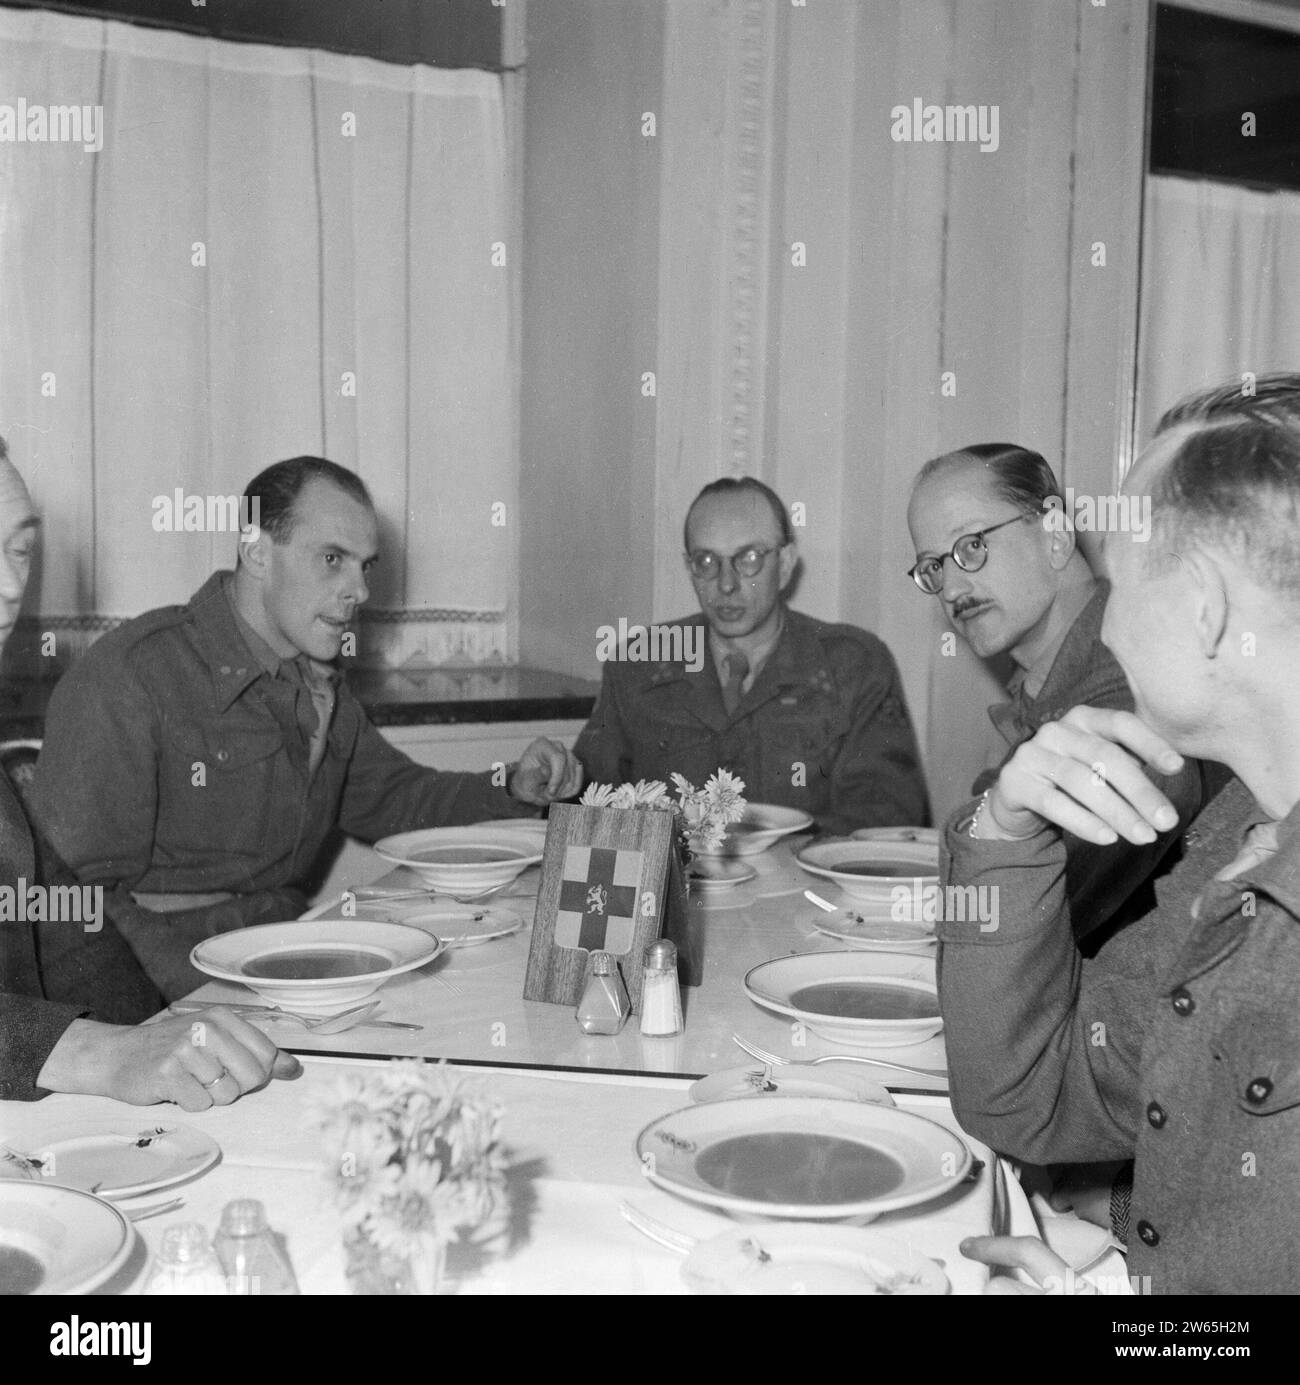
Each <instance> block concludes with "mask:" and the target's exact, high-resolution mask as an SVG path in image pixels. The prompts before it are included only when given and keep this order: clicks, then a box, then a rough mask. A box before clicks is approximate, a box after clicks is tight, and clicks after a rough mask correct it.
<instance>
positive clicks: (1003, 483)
mask: <svg viewBox="0 0 1300 1385" xmlns="http://www.w3.org/2000/svg"><path fill="white" fill-rule="evenodd" d="M963 465H974V466H980V467H983V468H984V470H985V471H986V472H987V473H988V477H989V481H990V482H991V483H992V486H993V490H994V492H995V493H996V494H997V495H999V496H1000V497H1001V498H1002V499H1003V500H1005V501H1007V502H1008V504H1011V505H1015V506H1017V507H1018V508H1020V509H1022V510H1024V511H1025V512H1026V513H1031V512H1041V511H1043V510H1045V509H1047V508H1048V506H1047V501H1048V500H1049V499H1051V498H1052V497H1055V499H1057V500H1058V501H1060V503H1061V505H1062V507H1063V506H1064V505H1065V496H1064V495H1063V494H1062V493H1061V487H1060V484H1059V482H1058V481H1057V479H1056V475H1055V473H1054V472H1053V471H1052V468H1051V467H1050V466H1048V465H1047V462H1046V461H1045V460H1044V458H1043V457H1042V455H1041V454H1040V453H1038V452H1033V451H1031V450H1030V449H1029V448H1028V447H1020V446H1019V445H1018V444H1016V443H1014V442H977V443H975V444H973V445H972V446H970V447H960V448H958V449H957V451H956V452H945V453H944V454H943V455H942V456H941V457H932V458H931V459H930V460H929V461H928V462H926V464H925V465H924V466H923V467H922V468H921V470H920V472H919V473H918V474H917V478H916V480H915V481H913V482H912V493H913V494H914V495H915V493H916V492H917V490H919V489H920V487H921V484H922V482H924V481H928V480H929V479H930V478H931V477H932V476H935V475H937V474H938V473H939V472H941V471H945V470H947V469H948V468H949V467H952V468H956V467H961V466H963Z"/></svg>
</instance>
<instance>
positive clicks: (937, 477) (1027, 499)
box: [907, 443, 1227, 954]
mask: <svg viewBox="0 0 1300 1385" xmlns="http://www.w3.org/2000/svg"><path fill="white" fill-rule="evenodd" d="M907 522H908V527H909V528H910V530H911V533H912V542H913V543H914V544H915V546H916V555H917V556H916V563H915V565H914V566H913V567H912V568H911V569H910V573H909V575H910V576H911V578H912V580H913V581H914V582H915V583H916V585H917V586H918V587H919V588H920V589H921V590H922V591H923V592H925V593H926V594H927V595H930V596H935V597H938V599H939V600H940V602H941V603H942V604H943V609H944V614H945V615H946V616H947V618H948V621H949V623H950V625H951V626H952V628H953V630H954V631H956V633H957V634H958V635H960V636H961V638H962V639H964V640H965V641H966V642H967V643H968V644H969V645H970V647H971V648H972V649H973V650H974V651H975V653H976V654H978V655H979V656H980V657H981V658H985V659H987V658H992V657H993V656H995V655H999V654H1006V655H1009V656H1010V657H1011V659H1012V661H1013V662H1014V663H1015V664H1016V673H1015V676H1014V677H1013V678H1012V680H1011V682H1010V684H1009V685H1008V692H1009V693H1010V695H1011V700H1010V701H1009V702H1005V703H1002V704H1000V705H998V706H994V707H991V708H990V709H989V716H990V718H991V720H992V722H993V724H994V726H995V727H996V728H997V731H998V733H999V735H1000V736H1001V738H1002V740H1003V741H1005V743H1006V750H1005V753H1004V754H1003V755H1002V756H1001V757H1000V760H1001V761H1002V762H1003V763H1005V761H1006V760H1007V759H1009V758H1010V756H1011V754H1012V753H1013V752H1014V751H1015V749H1016V747H1017V746H1019V745H1020V744H1022V743H1023V742H1024V741H1027V740H1028V739H1029V738H1030V737H1031V736H1033V735H1034V733H1035V732H1036V731H1037V730H1038V729H1039V727H1040V726H1043V725H1044V724H1045V723H1047V722H1049V721H1058V720H1059V719H1060V718H1061V717H1063V716H1064V715H1065V713H1066V712H1067V711H1069V709H1070V708H1071V707H1075V706H1082V705H1087V706H1093V707H1106V708H1114V709H1116V710H1119V711H1132V709H1133V695H1132V693H1131V691H1130V690H1129V686H1128V681H1127V680H1126V679H1125V677H1124V673H1123V671H1122V670H1121V669H1120V667H1119V665H1118V664H1117V663H1116V662H1115V659H1114V657H1113V656H1112V654H1111V653H1110V651H1109V650H1108V649H1107V648H1106V646H1105V645H1104V644H1102V642H1101V622H1102V617H1103V615H1104V614H1105V610H1106V601H1107V597H1108V594H1109V591H1110V587H1109V584H1108V583H1107V582H1106V581H1104V580H1101V579H1098V578H1097V577H1095V576H1094V575H1093V572H1092V569H1091V568H1090V567H1089V565H1088V561H1087V559H1086V558H1085V557H1084V555H1083V552H1082V550H1081V549H1080V548H1079V546H1078V544H1077V542H1076V536H1075V533H1074V530H1073V528H1072V526H1071V525H1070V524H1069V523H1068V522H1066V516H1065V500H1064V497H1063V496H1062V493H1061V489H1060V487H1059V486H1058V484H1057V481H1056V477H1055V476H1054V475H1053V473H1052V469H1051V467H1049V466H1048V465H1047V462H1046V461H1045V460H1044V459H1043V458H1042V457H1041V456H1040V455H1039V454H1038V453H1037V452H1031V451H1030V450H1029V449H1028V448H1025V447H1018V446H1016V445H1015V444H1013V443H980V444H977V445H975V446H973V447H964V448H961V449H960V450H958V451H956V452H947V453H945V454H944V455H943V456H941V457H936V458H934V459H933V460H932V461H929V462H927V463H926V464H925V466H924V467H922V468H921V471H920V474H919V475H918V476H917V479H916V482H915V485H914V486H913V489H912V498H911V502H910V504H909V505H908V511H907ZM995 777H996V770H995V769H990V770H989V771H987V772H986V773H985V774H983V775H981V776H980V778H979V779H977V780H976V782H975V786H974V792H975V793H980V792H981V791H982V790H983V789H984V787H985V786H986V784H987V783H990V782H992V780H993V779H994V778H995ZM1226 778H1227V776H1226V773H1220V771H1219V769H1218V767H1217V766H1216V767H1213V768H1212V769H1208V770H1207V769H1206V768H1205V767H1203V766H1202V765H1201V764H1200V762H1198V761H1192V760H1189V761H1188V762H1187V763H1186V764H1185V765H1184V767H1183V768H1182V770H1181V771H1180V772H1179V773H1178V774H1177V775H1174V776H1172V777H1170V778H1169V779H1167V780H1162V781H1161V785H1160V787H1161V790H1162V791H1163V792H1164V793H1165V794H1166V796H1167V797H1168V798H1169V799H1170V801H1171V802H1172V803H1173V804H1174V806H1175V807H1176V808H1177V810H1178V822H1177V824H1176V825H1175V826H1174V827H1173V828H1171V829H1170V830H1169V831H1167V832H1164V833H1161V835H1160V836H1159V837H1158V838H1157V840H1156V841H1154V842H1152V843H1150V844H1149V845H1148V846H1145V847H1142V848H1137V847H1135V848H1134V849H1133V850H1132V851H1130V852H1128V853H1126V854H1125V856H1124V858H1123V859H1122V860H1117V859H1116V854H1115V853H1114V852H1104V853H1103V852H1098V851H1097V850H1096V849H1095V848H1093V847H1091V846H1090V844H1089V843H1088V842H1084V841H1079V840H1077V839H1074V838H1070V837H1067V846H1068V862H1069V864H1068V875H1069V885H1068V888H1069V892H1070V898H1071V901H1072V903H1073V908H1072V910H1071V918H1072V921H1073V924H1074V929H1075V936H1076V938H1077V939H1079V941H1080V943H1081V944H1083V947H1084V951H1085V953H1087V954H1091V953H1093V952H1095V951H1096V950H1097V948H1098V947H1100V946H1101V944H1102V943H1103V942H1104V941H1105V939H1106V938H1107V937H1109V936H1111V935H1112V934H1113V933H1114V932H1116V931H1118V929H1119V928H1120V927H1122V926H1123V924H1124V923H1125V922H1126V921H1128V920H1129V919H1133V918H1138V917H1141V916H1142V915H1143V914H1146V913H1147V912H1149V910H1150V909H1151V908H1153V907H1154V903H1155V897H1154V894H1153V889H1154V884H1153V881H1154V877H1155V876H1156V874H1157V873H1158V870H1159V868H1160V866H1161V862H1162V861H1163V860H1164V858H1165V857H1166V856H1167V855H1168V854H1169V852H1170V849H1171V848H1172V847H1174V846H1175V844H1176V843H1177V842H1178V840H1179V837H1180V836H1181V834H1182V833H1183V832H1184V831H1185V830H1186V828H1187V825H1188V823H1189V822H1190V821H1191V819H1192V818H1193V817H1194V816H1195V815H1196V813H1197V812H1198V811H1199V810H1200V807H1201V804H1202V803H1203V802H1205V801H1207V800H1208V799H1209V798H1210V797H1212V796H1213V794H1214V792H1216V791H1217V789H1218V788H1219V786H1220V785H1221V784H1222V783H1223V782H1225V780H1226ZM1085 940H1086V941H1085Z"/></svg>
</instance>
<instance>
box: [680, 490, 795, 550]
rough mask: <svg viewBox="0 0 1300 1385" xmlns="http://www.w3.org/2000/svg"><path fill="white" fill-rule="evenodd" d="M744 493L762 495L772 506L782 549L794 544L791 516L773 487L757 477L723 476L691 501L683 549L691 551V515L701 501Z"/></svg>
mask: <svg viewBox="0 0 1300 1385" xmlns="http://www.w3.org/2000/svg"><path fill="white" fill-rule="evenodd" d="M743 491H748V492H749V494H751V495H761V496H762V497H763V499H764V500H766V501H767V503H768V505H769V506H771V509H772V513H773V515H775V517H776V523H777V527H778V528H779V529H780V531H781V547H782V548H784V547H785V545H786V544H788V543H793V542H794V533H793V531H792V530H791V528H790V516H789V514H787V513H786V508H785V506H784V505H783V504H782V503H781V497H780V496H779V495H777V493H776V492H775V491H774V490H773V489H772V487H771V486H769V485H767V484H766V483H765V482H763V481H760V480H759V479H758V478H757V477H756V476H722V477H719V478H718V480H716V481H710V482H709V484H708V485H707V486H705V487H704V489H703V490H702V491H701V492H700V493H699V495H697V496H696V497H695V499H694V500H692V501H691V505H690V509H688V510H687V511H686V522H685V523H684V524H683V525H682V545H683V547H685V548H688V549H689V548H690V546H691V515H692V514H693V513H694V512H695V507H696V506H697V505H698V504H699V503H700V501H701V500H704V499H706V498H707V497H708V496H711V495H723V496H729V495H737V494H739V493H741V492H743Z"/></svg>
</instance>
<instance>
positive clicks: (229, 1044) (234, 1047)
mask: <svg viewBox="0 0 1300 1385" xmlns="http://www.w3.org/2000/svg"><path fill="white" fill-rule="evenodd" d="M190 1045H191V1047H193V1048H196V1049H202V1050H204V1052H205V1053H206V1056H207V1058H208V1060H209V1062H208V1063H206V1064H201V1065H200V1066H199V1067H197V1068H196V1067H195V1066H194V1065H193V1064H189V1065H187V1066H189V1068H190V1071H192V1072H194V1073H195V1074H196V1076H198V1078H199V1080H200V1083H207V1082H208V1081H209V1080H211V1079H212V1078H214V1077H216V1076H217V1074H218V1072H220V1071H222V1070H224V1071H225V1072H227V1073H228V1074H229V1075H230V1078H231V1082H230V1084H227V1083H222V1084H221V1085H220V1086H219V1087H215V1088H211V1089H210V1090H211V1091H213V1093H214V1096H213V1100H214V1101H217V1102H218V1104H223V1103H224V1104H228V1103H229V1102H230V1101H233V1100H234V1099H235V1097H237V1096H239V1095H241V1094H242V1093H243V1092H251V1091H253V1090H255V1089H256V1088H258V1087H261V1086H263V1085H264V1084H265V1082H266V1081H267V1079H268V1078H269V1077H270V1075H271V1066H272V1064H273V1063H274V1062H275V1055H276V1047H275V1045H274V1044H273V1043H272V1042H271V1040H270V1039H268V1038H267V1037H266V1035H265V1034H263V1033H262V1031H261V1030H260V1029H257V1028H256V1027H255V1026H254V1025H251V1024H249V1022H248V1021H247V1020H246V1019H243V1018H242V1017H241V1016H239V1015H236V1014H234V1013H232V1012H231V1011H230V1010H224V1009H223V1010H209V1011H201V1012H200V1013H199V1014H198V1015H196V1016H195V1017H194V1021H193V1023H192V1024H191V1025H190ZM232 1088H233V1090H232Z"/></svg>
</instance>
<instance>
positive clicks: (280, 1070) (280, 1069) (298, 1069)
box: [271, 1049, 302, 1081]
mask: <svg viewBox="0 0 1300 1385" xmlns="http://www.w3.org/2000/svg"><path fill="white" fill-rule="evenodd" d="M271 1076H272V1077H279V1078H287V1079H289V1080H290V1081H292V1079H293V1078H295V1077H301V1076H302V1064H301V1063H300V1062H299V1061H298V1060H297V1058H295V1057H294V1056H293V1054H292V1053H286V1052H285V1051H284V1050H283V1049H277V1050H276V1055H275V1062H274V1063H273V1064H272V1065H271Z"/></svg>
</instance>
